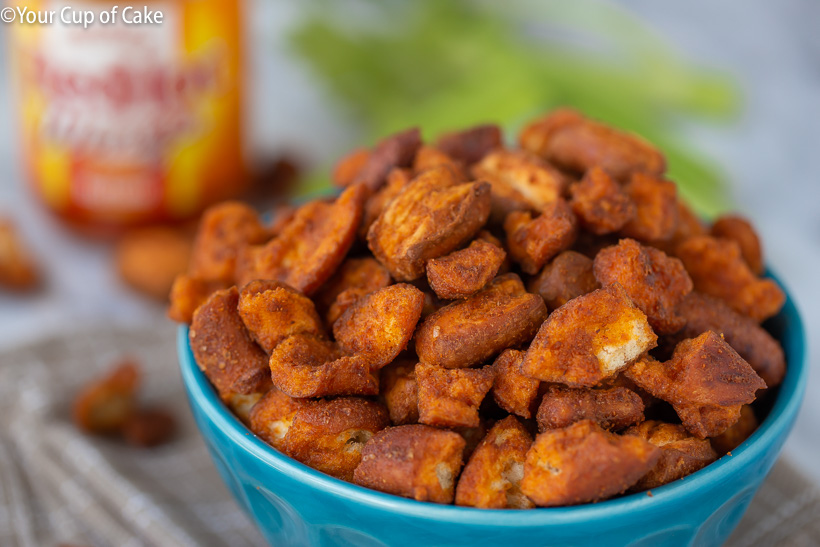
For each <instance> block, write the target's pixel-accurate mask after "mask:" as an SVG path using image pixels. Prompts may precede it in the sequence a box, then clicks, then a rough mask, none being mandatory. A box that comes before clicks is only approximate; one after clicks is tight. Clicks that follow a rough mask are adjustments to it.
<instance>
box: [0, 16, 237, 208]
mask: <svg viewBox="0 0 820 547" xmlns="http://www.w3.org/2000/svg"><path fill="white" fill-rule="evenodd" d="M64 4H65V1H64V0H51V1H49V2H46V3H45V4H44V8H43V9H47V10H55V11H56V12H57V13H60V10H61V9H62V7H63V5H64ZM151 7H152V9H157V10H160V11H161V12H162V15H163V16H162V22H161V23H159V24H158V23H153V24H140V25H136V24H127V23H126V22H125V21H124V19H123V18H122V17H121V16H120V17H119V18H118V20H115V22H113V23H112V24H106V25H103V24H99V23H97V24H92V25H89V26H88V27H87V28H86V27H84V26H82V25H67V24H61V23H60V22H59V20H58V21H55V22H54V23H52V24H45V25H25V26H23V25H18V26H16V27H15V28H14V29H13V30H14V31H15V37H14V39H13V52H12V54H13V62H14V64H15V72H16V75H17V83H18V93H19V95H18V98H17V100H18V105H19V106H20V114H21V131H22V134H23V139H22V146H23V152H24V158H25V162H26V167H27V171H28V173H29V176H30V178H31V179H32V182H33V183H34V186H35V188H36V189H37V190H38V192H39V193H40V194H41V195H42V197H43V198H44V199H45V201H46V202H47V203H48V204H49V205H50V206H51V207H53V208H55V209H57V210H59V211H61V212H63V213H67V214H68V215H69V216H72V217H75V218H78V219H82V218H88V219H91V220H96V221H102V222H107V223H112V224H118V223H124V224H127V223H130V222H143V221H149V220H163V219H172V218H179V217H184V216H188V215H190V214H192V213H194V212H196V211H197V210H199V209H200V208H201V207H203V206H205V205H207V203H209V202H211V201H214V200H217V199H221V198H223V197H226V196H227V195H228V194H230V190H231V188H230V185H231V183H232V182H236V181H238V180H240V179H241V177H242V162H241V149H240V146H241V143H240V141H241V139H240V134H239V132H240V123H239V117H240V100H241V97H240V93H241V89H240V85H239V82H240V78H239V76H240V74H239V71H240V66H239V51H238V50H239V35H238V22H239V21H238V13H237V12H238V8H237V6H236V2H235V0H234V1H233V2H226V1H224V0H210V1H208V0H200V1H197V0H189V1H188V2H186V1H173V2H154V3H152V4H151ZM71 8H72V10H76V11H94V10H97V11H101V10H105V9H110V8H111V7H110V6H107V3H101V2H86V3H82V2H72V4H71ZM120 9H122V7H121V8H120ZM135 9H136V6H135Z"/></svg>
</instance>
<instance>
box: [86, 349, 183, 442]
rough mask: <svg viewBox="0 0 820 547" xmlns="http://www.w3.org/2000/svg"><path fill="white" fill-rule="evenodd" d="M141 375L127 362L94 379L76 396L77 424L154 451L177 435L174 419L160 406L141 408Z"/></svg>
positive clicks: (88, 429) (134, 366) (136, 368)
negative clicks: (156, 447) (139, 394)
mask: <svg viewBox="0 0 820 547" xmlns="http://www.w3.org/2000/svg"><path fill="white" fill-rule="evenodd" d="M141 377H142V372H141V370H140V366H139V364H138V363H137V362H135V361H132V360H130V359H126V360H124V361H121V362H120V363H118V364H117V365H116V366H115V367H114V368H113V369H112V370H110V371H108V372H107V373H106V374H105V375H104V376H101V377H99V378H96V379H93V380H91V381H90V382H89V383H88V384H86V385H85V387H84V388H83V389H82V390H80V392H79V393H77V394H76V395H75V397H74V404H73V408H72V414H73V418H74V424H75V425H76V426H77V427H78V428H79V429H80V430H82V431H83V432H85V433H91V434H95V435H107V436H113V435H119V436H121V437H122V438H123V439H124V440H125V442H127V443H128V444H130V445H132V446H136V447H142V448H151V447H154V446H158V445H161V444H164V443H166V442H167V441H168V440H170V439H171V437H173V435H174V431H175V429H176V423H175V421H174V416H173V415H172V414H171V413H169V412H168V411H166V410H164V409H163V408H161V407H148V408H144V407H142V406H140V404H139V401H138V391H139V388H140V383H141Z"/></svg>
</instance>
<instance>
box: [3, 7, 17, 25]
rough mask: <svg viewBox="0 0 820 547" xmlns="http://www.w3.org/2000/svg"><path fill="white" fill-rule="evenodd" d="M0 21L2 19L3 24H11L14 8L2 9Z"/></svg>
mask: <svg viewBox="0 0 820 547" xmlns="http://www.w3.org/2000/svg"><path fill="white" fill-rule="evenodd" d="M0 19H2V20H3V22H4V23H11V22H12V21H14V8H12V7H7V8H3V10H2V11H0Z"/></svg>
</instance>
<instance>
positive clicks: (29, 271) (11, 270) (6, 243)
mask: <svg viewBox="0 0 820 547" xmlns="http://www.w3.org/2000/svg"><path fill="white" fill-rule="evenodd" d="M39 283H40V272H39V269H38V267H37V265H36V264H35V262H34V259H33V258H32V256H31V253H30V252H29V251H28V250H27V249H26V247H25V245H24V244H23V242H22V241H21V239H20V236H19V234H18V233H17V229H16V228H15V227H14V224H12V222H11V221H10V220H7V219H4V218H0V288H2V289H8V290H12V291H28V290H31V289H33V288H35V287H37V285H38V284H39Z"/></svg>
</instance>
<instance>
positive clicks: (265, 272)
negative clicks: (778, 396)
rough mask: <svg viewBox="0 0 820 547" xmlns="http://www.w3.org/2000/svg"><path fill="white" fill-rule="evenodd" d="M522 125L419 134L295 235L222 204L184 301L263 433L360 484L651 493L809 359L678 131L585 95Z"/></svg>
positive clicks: (212, 375)
mask: <svg viewBox="0 0 820 547" xmlns="http://www.w3.org/2000/svg"><path fill="white" fill-rule="evenodd" d="M521 143H522V148H523V149H524V150H514V149H507V148H504V146H503V144H502V140H501V138H500V133H499V132H498V128H495V127H494V126H480V127H477V128H473V129H469V130H467V131H464V132H460V133H451V134H448V135H446V136H445V137H442V138H441V139H440V140H439V141H437V143H436V145H435V146H432V145H430V144H424V143H422V142H421V140H420V137H419V134H418V132H417V131H415V130H410V131H407V132H402V133H397V134H395V135H393V136H391V137H388V138H387V139H385V140H383V141H382V142H381V143H379V144H378V145H376V147H374V148H373V149H372V150H359V151H356V152H354V153H353V154H352V155H350V156H348V157H346V158H345V159H343V160H342V161H341V162H340V163H339V165H338V166H337V168H336V171H335V173H334V182H335V183H336V184H337V185H338V186H341V187H344V190H342V191H341V195H340V196H339V197H337V198H335V199H328V200H320V201H313V202H310V203H307V204H305V205H302V206H301V207H299V208H297V209H296V210H294V211H292V213H290V214H289V215H288V216H287V217H286V218H285V219H284V220H282V221H281V222H277V228H276V230H275V233H272V230H271V229H269V228H264V234H262V235H260V234H261V232H257V230H256V227H259V226H263V225H262V224H261V223H260V222H259V220H258V219H255V218H251V217H250V216H248V215H246V213H247V210H246V209H243V208H242V207H236V206H235V205H233V206H231V207H228V208H223V209H222V210H220V209H216V210H215V211H216V212H211V213H210V214H209V216H207V217H206V221H205V222H204V224H203V227H202V228H201V230H200V234H199V236H198V238H197V241H198V242H199V243H198V248H197V250H196V252H195V254H198V255H199V256H201V257H204V258H203V259H202V260H201V263H202V264H205V265H207V266H208V267H207V268H205V267H200V268H199V269H197V268H194V269H192V270H189V271H188V272H187V274H185V276H182V277H180V278H178V280H177V282H176V284H175V287H174V290H173V291H172V299H171V300H172V302H171V310H172V314H173V315H174V316H176V317H179V318H183V319H185V318H187V317H189V316H191V315H192V316H193V324H192V327H191V329H190V339H191V346H192V348H193V350H194V355H195V357H196V359H197V363H198V364H199V365H200V368H201V369H202V370H203V372H204V374H205V375H206V376H207V377H208V378H209V379H210V380H211V382H212V384H213V385H214V387H215V388H216V390H217V392H218V393H219V394H220V395H221V396H222V398H223V400H224V401H225V403H226V404H227V405H228V406H230V407H231V408H232V409H234V411H235V412H236V413H237V415H238V416H239V417H240V419H242V420H243V421H245V422H246V423H247V424H249V427H250V429H251V431H253V432H254V433H255V434H256V435H258V436H259V437H260V438H261V439H263V440H265V441H266V442H268V443H269V444H271V445H272V446H273V447H274V448H275V449H277V450H279V451H281V452H283V453H284V454H286V455H288V456H290V457H292V458H294V459H296V460H298V461H300V462H302V463H305V464H307V465H309V466H311V467H313V468H315V469H318V470H320V471H322V472H324V473H327V474H329V475H332V476H334V477H337V478H341V479H343V480H348V481H353V482H355V483H357V484H359V485H362V486H366V487H369V488H373V489H376V490H380V491H383V492H388V493H391V494H395V495H399V496H405V497H410V498H413V499H416V500H419V501H430V502H435V503H453V502H455V503H456V504H458V505H464V506H469V507H480V508H519V509H523V508H532V507H535V506H539V507H552V506H558V505H573V504H579V503H587V502H595V501H599V500H603V499H607V498H609V497H612V496H617V495H620V494H623V493H626V492H635V491H641V490H645V489H648V488H654V487H656V486H659V485H662V484H666V483H668V482H672V481H674V480H677V479H679V478H682V477H684V476H686V475H688V474H690V473H693V472H696V471H697V470H698V469H701V468H702V467H704V466H706V465H708V464H709V463H711V462H712V461H714V460H715V459H716V458H717V457H718V455H719V454H720V455H722V454H724V453H727V452H728V451H730V450H731V449H732V448H734V447H735V446H737V445H738V444H740V443H742V442H743V440H744V439H746V438H747V437H748V436H749V435H750V434H751V433H752V432H753V430H754V428H755V427H756V426H757V423H758V422H757V419H758V418H759V417H761V416H762V413H758V414H757V415H756V414H755V412H756V410H755V409H753V407H754V405H756V403H755V399H756V397H757V396H758V395H759V393H761V390H763V389H765V388H767V387H768V388H769V389H770V388H772V387H774V386H776V385H777V384H778V383H779V382H780V381H781V380H782V378H783V375H784V374H785V370H786V363H785V358H784V356H783V352H782V349H781V348H780V347H779V344H778V343H777V341H776V340H775V339H774V338H772V337H771V336H770V335H769V334H768V333H767V332H766V331H765V330H764V329H763V327H762V326H761V325H760V320H761V319H763V318H766V317H770V316H771V315H772V314H774V313H776V312H777V311H778V309H779V307H780V305H782V298H778V294H780V293H779V289H778V288H777V287H776V285H775V284H774V282H773V281H771V280H766V279H760V278H759V277H758V274H757V272H759V271H760V270H759V267H758V266H759V264H758V263H757V262H758V261H760V257H761V256H762V254H761V253H760V249H759V239H757V237H756V235H755V234H754V232H753V229H752V228H751V227H750V226H749V225H748V224H747V223H745V221H738V220H737V219H734V218H733V217H724V218H723V219H721V220H719V221H718V222H716V223H715V224H714V226H712V227H711V232H710V229H709V228H708V227H707V226H706V225H705V224H703V223H701V222H700V221H699V220H698V219H697V217H696V216H695V215H694V213H693V212H692V211H691V210H690V209H689V208H688V206H687V205H686V204H685V203H684V202H683V201H682V200H681V198H680V196H678V194H677V190H676V188H675V185H674V183H673V182H671V181H669V180H666V179H665V178H663V177H664V169H665V161H664V159H663V156H661V155H660V153H659V152H658V151H657V150H656V149H654V148H653V147H652V146H651V145H649V144H647V143H645V142H643V141H641V140H640V139H639V138H637V137H635V136H632V135H629V134H626V133H623V132H620V131H617V130H614V129H611V128H608V127H606V126H604V125H603V124H601V123H599V122H595V121H591V120H588V119H586V118H584V117H582V116H581V115H580V114H577V113H574V112H571V111H559V112H556V113H553V114H551V115H550V116H548V117H546V118H544V119H541V120H537V121H536V122H534V123H533V124H531V125H529V126H527V127H526V128H525V130H524V132H523V133H522V135H521ZM223 207H224V206H223ZM220 211H221V212H220ZM230 211H233V212H232V213H231V214H230V215H228V214H227V213H228V212H230ZM217 213H219V214H217ZM231 218H232V219H233V220H230V219H231ZM220 219H223V220H220ZM226 219H227V220H226ZM228 220H230V222H229V221H228ZM217 221H219V222H217ZM215 223H216V224H218V225H219V226H221V228H220V229H215V227H214V226H215ZM209 246H210V247H209ZM721 249H729V251H731V252H728V253H724V255H720V252H721ZM231 261H233V268H232V270H231V268H230V267H228V265H227V264H228V263H229V262H231ZM717 267H724V271H721V272H714V271H712V270H714V269H715V268H717ZM229 270H231V273H230V274H228V273H226V272H228V271H229ZM223 273H224V276H223V275H222V274H223ZM217 274H218V275H217ZM208 291H213V294H210V295H206V294H205V293H207V292H208ZM194 307H195V308H196V310H195V311H193V310H192V308H194ZM758 410H759V409H758ZM465 462H466V463H465ZM462 466H464V469H463V471H462Z"/></svg>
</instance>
